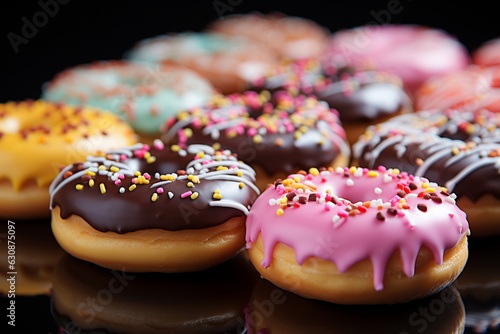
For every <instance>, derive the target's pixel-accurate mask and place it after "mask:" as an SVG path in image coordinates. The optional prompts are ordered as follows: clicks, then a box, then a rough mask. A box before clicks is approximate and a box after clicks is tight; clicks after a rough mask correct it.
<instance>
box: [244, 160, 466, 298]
mask: <svg viewBox="0 0 500 334" xmlns="http://www.w3.org/2000/svg"><path fill="white" fill-rule="evenodd" d="M454 198H455V196H454V195H453V194H450V193H448V192H447V190H446V189H445V188H443V187H440V186H438V185H437V184H436V183H434V182H429V181H428V180H427V179H425V178H421V177H414V176H412V175H411V174H407V173H406V172H400V171H399V170H396V169H386V168H385V167H381V166H380V167H379V168H378V169H376V170H373V169H370V170H369V169H366V168H361V167H351V168H347V167H344V168H342V167H337V168H335V169H333V168H329V169H327V168H322V169H317V168H311V169H310V170H309V171H308V172H305V171H303V172H301V173H298V174H292V175H290V176H289V177H288V178H287V179H284V180H282V181H281V180H278V181H276V183H275V185H274V186H271V187H269V188H268V189H267V190H266V191H264V192H263V193H262V195H260V196H259V198H258V199H257V200H256V201H255V203H254V204H253V206H252V208H251V210H250V213H249V214H248V217H247V221H246V241H247V248H248V249H249V251H248V252H249V256H250V259H251V261H252V263H253V265H254V266H255V267H256V269H257V270H258V271H259V273H260V274H261V276H262V277H263V278H265V279H267V280H269V281H271V282H272V283H274V284H275V285H277V286H278V287H280V288H282V289H285V290H288V291H291V292H293V293H296V294H298V295H300V296H303V297H306V298H312V299H320V300H324V301H328V302H333V303H337V304H392V303H402V302H407V301H410V300H413V299H418V298H422V297H425V296H427V295H431V294H433V293H436V292H437V291H440V290H441V289H443V288H444V287H446V286H447V285H449V284H450V283H451V282H452V281H453V280H454V279H455V278H456V277H457V276H458V275H459V274H460V272H461V271H462V269H463V267H464V265H465V262H466V260H467V233H468V228H469V225H468V223H467V220H466V217H465V213H464V212H463V211H462V210H460V209H459V208H458V207H457V206H456V204H455V200H454Z"/></svg>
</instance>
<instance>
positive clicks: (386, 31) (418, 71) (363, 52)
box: [327, 24, 470, 93]
mask: <svg viewBox="0 0 500 334" xmlns="http://www.w3.org/2000/svg"><path fill="white" fill-rule="evenodd" d="M327 57H328V58H331V59H333V60H334V61H335V62H337V63H346V64H350V65H361V66H366V65H369V66H373V67H375V68H376V69H378V70H381V71H389V72H393V73H394V74H396V75H398V76H399V77H401V79H402V80H403V84H404V86H405V88H406V89H407V90H408V91H409V92H412V93H413V92H415V91H416V89H417V88H418V87H419V86H420V85H421V84H422V83H423V82H424V81H426V80H427V79H429V78H430V77H433V76H437V75H443V74H446V73H450V72H455V71H459V70H462V69H464V68H465V67H467V66H468V65H469V63H470V56H469V54H468V51H467V49H466V48H465V47H464V46H463V45H462V44H461V43H460V42H459V41H458V40H457V39H456V38H454V37H452V36H450V35H449V34H448V33H447V32H445V31H443V30H440V29H436V28H430V27H425V26H418V25H398V24H392V25H391V24H384V25H377V26H360V27H356V28H352V29H345V30H340V31H338V32H336V33H334V34H333V36H332V38H331V43H330V47H329V50H328V52H327Z"/></svg>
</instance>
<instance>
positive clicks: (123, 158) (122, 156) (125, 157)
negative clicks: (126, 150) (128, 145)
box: [120, 154, 128, 160]
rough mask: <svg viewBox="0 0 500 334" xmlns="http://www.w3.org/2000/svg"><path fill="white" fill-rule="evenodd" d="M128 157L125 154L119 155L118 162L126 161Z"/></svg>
mask: <svg viewBox="0 0 500 334" xmlns="http://www.w3.org/2000/svg"><path fill="white" fill-rule="evenodd" d="M127 159H128V157H127V156H126V155H125V154H122V155H120V160H127Z"/></svg>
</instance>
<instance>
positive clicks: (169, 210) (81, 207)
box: [51, 144, 258, 233]
mask: <svg viewBox="0 0 500 334" xmlns="http://www.w3.org/2000/svg"><path fill="white" fill-rule="evenodd" d="M161 146H162V145H161ZM147 148H148V146H146V145H142V144H138V145H137V147H135V148H133V149H130V150H123V151H128V152H129V154H130V155H132V153H133V157H130V158H127V159H125V160H123V159H120V158H119V157H120V155H121V154H122V153H120V151H116V152H118V154H115V153H113V152H110V153H109V154H108V155H107V158H108V159H109V158H111V159H109V160H107V161H105V162H102V161H101V162H98V163H95V162H94V164H98V165H102V164H104V165H108V167H109V168H111V167H112V166H119V165H118V164H116V163H115V161H117V160H120V162H121V163H122V164H125V165H126V166H128V168H129V171H131V173H130V172H129V174H133V173H134V172H135V171H140V172H141V173H142V175H146V174H145V173H148V174H150V175H151V179H150V182H149V184H138V183H137V182H136V188H135V189H134V190H133V191H130V190H129V187H130V186H131V185H132V184H133V183H132V179H133V176H132V175H126V172H123V173H124V174H125V175H124V177H123V179H122V180H121V179H119V180H121V182H120V184H118V185H116V184H115V180H113V178H112V177H111V176H110V175H111V174H113V173H111V172H109V171H104V174H105V175H100V174H99V173H97V174H96V175H95V176H92V179H93V180H94V186H93V187H90V186H89V182H90V180H88V178H89V177H88V176H85V177H84V179H82V177H81V176H79V177H75V174H76V173H77V172H79V171H82V170H83V171H85V169H84V168H85V167H88V166H90V165H91V162H89V161H87V162H86V163H84V164H82V163H77V164H73V165H71V166H69V167H67V168H66V169H65V170H63V171H62V172H61V173H60V174H59V176H58V177H57V178H56V179H55V180H54V182H53V184H52V186H51V195H52V198H51V208H55V207H56V206H59V207H60V209H61V218H63V219H66V218H68V217H70V216H71V215H73V214H75V215H78V216H80V217H82V218H83V219H84V220H85V221H87V222H88V223H89V224H90V225H91V226H92V227H93V228H95V229H97V230H99V231H102V232H105V231H114V232H117V233H126V232H131V231H137V230H141V229H151V228H159V229H165V230H169V231H178V230H183V229H200V228H207V227H211V226H216V225H219V224H222V223H224V222H226V221H227V220H228V219H231V218H233V217H239V216H242V215H243V214H245V213H246V211H247V209H248V208H249V206H250V205H251V204H252V203H253V201H254V200H255V198H256V197H257V195H258V190H257V189H256V188H255V187H252V185H253V182H254V181H253V178H254V177H253V176H254V172H253V170H252V169H251V168H250V167H248V166H246V165H244V164H243V163H239V162H237V159H236V157H235V156H234V155H231V154H228V153H229V152H224V153H222V154H220V155H217V154H219V153H215V152H213V151H214V150H213V149H212V148H211V147H208V146H204V145H195V146H190V147H189V148H188V149H187V151H185V150H179V151H177V152H174V151H172V148H161V149H158V148H154V147H152V148H149V149H147ZM200 150H201V151H203V152H205V156H204V157H203V159H202V158H200V157H199V156H197V155H196V154H194V153H195V152H197V151H200ZM144 152H149V153H150V154H151V156H153V157H155V158H156V161H155V162H152V163H151V161H150V162H149V163H148V161H147V159H145V157H142V156H143V155H144ZM190 152H192V153H190ZM147 154H148V153H147ZM182 155H185V156H182ZM221 157H223V158H227V159H228V160H225V161H226V162H225V163H224V164H225V166H227V167H231V166H239V167H240V168H234V169H231V168H229V169H226V170H225V171H221V172H216V173H215V174H213V176H212V174H210V172H214V171H215V170H216V168H217V166H215V167H210V168H208V169H205V167H204V165H201V166H198V167H197V166H195V163H196V162H203V161H205V160H206V161H213V160H216V158H221ZM98 159H99V158H97V160H98ZM194 159H195V160H194ZM196 159H197V160H196ZM102 160H104V158H102ZM190 162H191V164H189V163H190ZM215 164H220V163H219V162H215ZM191 166H194V168H190V167H191ZM206 166H210V165H209V164H207V165H206ZM124 167H125V166H124ZM90 168H92V167H90ZM93 168H95V167H93ZM186 168H187V172H188V173H187V174H192V175H196V176H198V177H199V183H196V182H195V181H193V182H192V183H193V185H194V187H189V186H188V185H187V184H188V182H190V180H189V179H187V175H183V174H184V169H186ZM203 169H205V170H204V171H203ZM122 171H126V168H120V171H119V172H118V173H116V174H117V175H118V174H119V173H122ZM238 171H240V172H243V174H242V175H241V176H238V175H237V174H236V173H237V172H238ZM68 172H70V173H73V176H71V177H69V178H68V179H67V180H65V176H64V175H65V174H66V175H67V174H68ZM204 172H206V173H204ZM108 173H109V174H108ZM156 173H160V174H168V173H176V174H177V175H178V176H177V179H176V180H175V181H173V182H170V183H167V184H163V185H161V188H163V189H164V191H163V192H161V193H158V191H157V190H158V189H159V187H156V186H155V184H158V183H159V182H163V183H165V181H163V180H161V179H157V177H158V174H156ZM222 173H227V175H226V176H220V175H219V174H222ZM155 174H156V176H155ZM208 176H210V177H208ZM224 177H230V178H232V179H231V180H224ZM85 178H86V179H85ZM115 178H116V176H115ZM212 178H213V179H212ZM63 181H66V183H65V184H62V185H61V182H63ZM101 184H104V186H105V189H106V192H105V193H104V194H103V193H102V190H101V188H100V187H101V186H100V185H101ZM77 185H83V188H82V189H81V190H76V189H75V187H76V186H77ZM59 186H60V187H59ZM122 187H123V189H122V191H123V193H120V188H122ZM216 190H219V194H220V195H221V196H222V198H221V199H214V197H213V194H214V192H215V191H216ZM188 191H191V192H197V193H198V194H199V196H198V197H197V198H195V199H191V198H190V197H189V196H187V197H185V198H181V194H184V193H186V192H188ZM154 193H156V194H157V195H156V196H157V200H156V201H153V200H152V196H153V194H154ZM169 193H171V194H173V197H172V198H170V195H169ZM214 202H215V204H214ZM228 203H229V204H228ZM233 204H234V205H236V207H235V206H234V205H233ZM214 205H222V206H214Z"/></svg>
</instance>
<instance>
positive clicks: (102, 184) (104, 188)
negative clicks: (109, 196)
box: [99, 183, 106, 194]
mask: <svg viewBox="0 0 500 334" xmlns="http://www.w3.org/2000/svg"><path fill="white" fill-rule="evenodd" d="M99 189H100V190H101V194H105V193H106V186H105V185H104V183H101V184H99Z"/></svg>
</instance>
